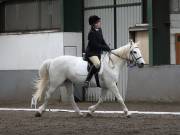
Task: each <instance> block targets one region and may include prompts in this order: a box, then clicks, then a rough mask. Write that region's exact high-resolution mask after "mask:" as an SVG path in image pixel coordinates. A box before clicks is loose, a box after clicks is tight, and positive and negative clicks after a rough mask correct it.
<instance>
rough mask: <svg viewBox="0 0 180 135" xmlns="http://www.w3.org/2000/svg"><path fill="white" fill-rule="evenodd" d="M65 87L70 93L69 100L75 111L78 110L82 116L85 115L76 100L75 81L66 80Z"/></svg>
mask: <svg viewBox="0 0 180 135" xmlns="http://www.w3.org/2000/svg"><path fill="white" fill-rule="evenodd" d="M65 87H66V89H67V94H68V97H69V100H70V102H71V104H72V107H73V109H74V110H75V112H77V113H78V114H79V115H80V116H82V115H83V113H82V112H80V109H79V107H78V106H77V104H76V102H75V101H74V93H73V92H74V89H73V83H72V82H70V81H66V82H65Z"/></svg>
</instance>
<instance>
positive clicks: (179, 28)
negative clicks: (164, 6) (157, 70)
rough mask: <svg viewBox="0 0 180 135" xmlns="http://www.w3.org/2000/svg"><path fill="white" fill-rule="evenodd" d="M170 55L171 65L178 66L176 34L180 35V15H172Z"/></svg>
mask: <svg viewBox="0 0 180 135" xmlns="http://www.w3.org/2000/svg"><path fill="white" fill-rule="evenodd" d="M170 21H171V28H170V53H171V64H176V43H175V34H177V33H180V14H170Z"/></svg>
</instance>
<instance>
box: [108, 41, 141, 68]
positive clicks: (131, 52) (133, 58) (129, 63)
mask: <svg viewBox="0 0 180 135" xmlns="http://www.w3.org/2000/svg"><path fill="white" fill-rule="evenodd" d="M131 44H132V42H131ZM131 47H132V45H131V46H130V49H131ZM134 48H139V47H134ZM134 48H133V49H134ZM110 53H111V54H113V55H115V56H116V57H118V58H121V59H124V60H126V61H127V63H128V66H130V67H132V66H136V64H137V61H138V60H139V59H141V58H142V57H141V56H140V57H138V58H136V57H135V56H134V54H133V50H131V51H130V53H129V58H128V59H127V58H123V57H122V56H119V55H118V54H116V53H114V52H112V51H111V52H110ZM130 56H131V57H132V60H131V59H130ZM109 58H110V60H111V61H112V59H111V57H110V55H109Z"/></svg>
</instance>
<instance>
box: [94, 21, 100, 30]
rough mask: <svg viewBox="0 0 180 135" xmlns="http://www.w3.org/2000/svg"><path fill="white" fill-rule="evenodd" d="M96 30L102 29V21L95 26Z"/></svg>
mask: <svg viewBox="0 0 180 135" xmlns="http://www.w3.org/2000/svg"><path fill="white" fill-rule="evenodd" d="M95 28H96V29H99V28H101V21H98V22H97V23H96V24H95Z"/></svg>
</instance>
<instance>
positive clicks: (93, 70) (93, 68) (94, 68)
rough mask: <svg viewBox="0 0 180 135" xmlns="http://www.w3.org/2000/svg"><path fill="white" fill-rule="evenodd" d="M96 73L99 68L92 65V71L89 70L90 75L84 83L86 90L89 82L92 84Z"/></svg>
mask: <svg viewBox="0 0 180 135" xmlns="http://www.w3.org/2000/svg"><path fill="white" fill-rule="evenodd" d="M96 72H97V68H96V67H95V66H94V65H92V66H91V68H90V70H89V73H88V75H87V77H86V80H85V82H84V85H83V87H84V88H88V87H89V82H90V80H91V78H92V77H93V75H94V74H95V73H96Z"/></svg>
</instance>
